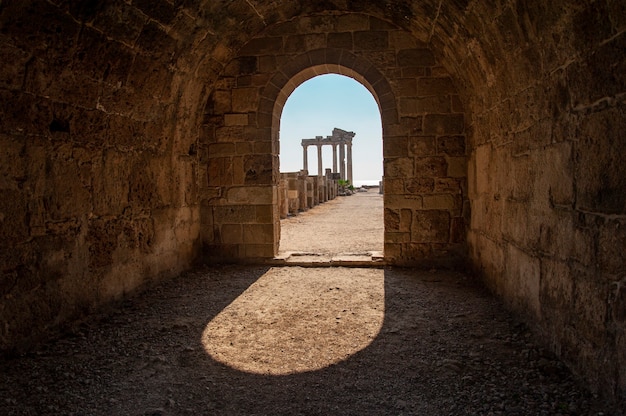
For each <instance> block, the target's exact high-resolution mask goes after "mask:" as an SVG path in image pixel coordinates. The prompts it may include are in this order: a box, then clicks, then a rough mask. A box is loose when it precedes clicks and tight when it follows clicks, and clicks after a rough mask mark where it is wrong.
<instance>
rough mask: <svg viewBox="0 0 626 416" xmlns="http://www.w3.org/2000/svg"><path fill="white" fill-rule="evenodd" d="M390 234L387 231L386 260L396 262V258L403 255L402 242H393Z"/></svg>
mask: <svg viewBox="0 0 626 416" xmlns="http://www.w3.org/2000/svg"><path fill="white" fill-rule="evenodd" d="M389 241H390V240H389V239H388V234H387V233H385V247H384V252H385V260H386V261H388V262H390V263H392V264H395V260H397V259H399V258H401V257H402V246H403V244H402V243H391V242H389Z"/></svg>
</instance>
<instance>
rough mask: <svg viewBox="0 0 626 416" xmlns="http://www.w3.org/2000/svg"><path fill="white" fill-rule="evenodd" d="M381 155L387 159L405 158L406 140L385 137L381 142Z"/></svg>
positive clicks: (403, 138)
mask: <svg viewBox="0 0 626 416" xmlns="http://www.w3.org/2000/svg"><path fill="white" fill-rule="evenodd" d="M383 153H384V155H385V157H387V158H393V157H406V156H407V138H406V137H405V136H399V137H385V140H384V141H383Z"/></svg>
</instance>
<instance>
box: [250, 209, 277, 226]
mask: <svg viewBox="0 0 626 416" xmlns="http://www.w3.org/2000/svg"><path fill="white" fill-rule="evenodd" d="M275 209H276V207H275V206H274V205H256V206H255V211H256V216H255V222H256V223H258V224H272V223H273V221H274V216H275V212H274V211H275Z"/></svg>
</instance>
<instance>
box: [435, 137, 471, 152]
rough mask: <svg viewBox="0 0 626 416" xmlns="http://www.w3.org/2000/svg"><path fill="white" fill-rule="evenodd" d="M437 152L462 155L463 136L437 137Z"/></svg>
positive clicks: (463, 149)
mask: <svg viewBox="0 0 626 416" xmlns="http://www.w3.org/2000/svg"><path fill="white" fill-rule="evenodd" d="M437 153H443V154H446V155H448V156H464V155H465V136H442V137H437Z"/></svg>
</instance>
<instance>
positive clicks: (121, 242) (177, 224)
mask: <svg viewBox="0 0 626 416" xmlns="http://www.w3.org/2000/svg"><path fill="white" fill-rule="evenodd" d="M55 3H57V2H46V1H34V2H29V1H25V2H2V3H1V4H0V28H1V34H0V53H1V54H2V61H3V64H2V66H1V68H0V96H1V98H0V102H1V103H2V105H0V241H1V245H0V316H1V317H2V318H1V320H2V322H1V324H0V350H1V351H5V350H9V349H12V348H16V347H20V346H24V345H28V344H29V343H30V342H31V341H33V340H36V339H39V338H40V337H42V336H45V333H46V332H47V331H48V330H50V329H56V328H58V326H59V325H62V324H64V323H66V322H68V321H71V320H74V319H78V318H81V317H83V316H84V315H85V314H86V313H89V312H90V311H92V310H94V308H96V307H98V306H99V305H102V304H103V303H106V302H110V301H111V300H113V299H118V298H120V297H121V296H123V295H124V294H126V293H129V292H132V291H134V290H136V289H137V288H138V287H141V286H142V285H143V284H145V283H147V282H149V281H151V280H154V279H159V278H163V277H170V276H174V275H176V274H178V273H180V272H181V271H183V270H186V269H188V268H189V267H190V266H191V265H192V264H193V263H194V262H195V261H196V260H197V258H198V256H199V253H200V245H199V242H198V235H199V230H200V209H199V204H198V196H197V190H198V187H197V173H198V163H197V154H196V153H197V152H196V151H195V150H194V149H195V146H196V145H195V139H196V138H197V136H196V138H192V140H189V138H188V137H187V136H186V135H185V134H182V133H181V132H184V131H185V129H189V126H191V125H194V124H196V122H195V121H194V118H195V117H196V115H194V114H191V115H190V114H189V113H188V106H189V103H190V102H193V101H197V100H198V98H197V95H198V91H200V90H201V89H196V88H194V89H186V90H184V89H183V88H181V87H180V85H179V84H178V83H179V82H180V81H181V78H182V77H184V75H185V73H186V71H188V68H186V67H185V66H184V65H182V64H181V65H168V64H167V63H166V62H163V61H162V56H163V54H165V53H166V50H164V49H163V47H164V46H167V47H170V48H171V47H172V45H163V44H162V43H161V40H162V39H159V30H160V29H157V28H156V27H155V26H154V22H152V23H151V20H150V18H149V16H148V15H146V13H144V11H142V10H140V9H139V8H136V7H122V9H123V10H124V18H123V20H117V19H118V18H119V17H118V16H117V15H116V14H115V13H117V12H118V11H120V10H117V9H116V8H113V7H104V6H102V7H101V6H97V7H96V9H100V10H99V11H100V12H101V13H96V11H97V10H96V9H93V10H92V9H89V8H88V7H87V3H86V2H83V3H85V5H84V7H83V6H80V5H79V4H78V3H77V4H76V5H71V6H70V5H67V4H66V2H58V3H59V4H61V3H62V4H61V5H59V6H57V5H55ZM92 3H93V2H92ZM72 4H74V3H72ZM94 7H95V6H94ZM103 7H104V8H103ZM174 120H184V121H179V122H176V123H174V122H173V121H174Z"/></svg>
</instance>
